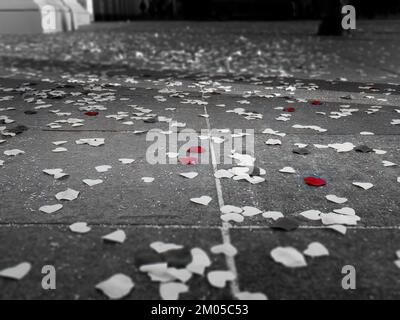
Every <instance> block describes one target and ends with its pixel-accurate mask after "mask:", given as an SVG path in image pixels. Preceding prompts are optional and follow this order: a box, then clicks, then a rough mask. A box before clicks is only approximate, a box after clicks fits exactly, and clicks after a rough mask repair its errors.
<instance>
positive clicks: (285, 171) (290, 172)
mask: <svg viewBox="0 0 400 320" xmlns="http://www.w3.org/2000/svg"><path fill="white" fill-rule="evenodd" d="M279 172H282V173H289V174H293V173H296V170H294V169H293V168H292V167H285V168H283V169H281V170H279Z"/></svg>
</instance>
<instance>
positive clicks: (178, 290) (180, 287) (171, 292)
mask: <svg viewBox="0 0 400 320" xmlns="http://www.w3.org/2000/svg"><path fill="white" fill-rule="evenodd" d="M188 291H189V287H188V286H187V285H185V284H183V283H179V282H170V283H161V284H160V296H161V298H162V299H163V300H170V301H172V300H178V299H179V296H180V294H182V293H185V292H188Z"/></svg>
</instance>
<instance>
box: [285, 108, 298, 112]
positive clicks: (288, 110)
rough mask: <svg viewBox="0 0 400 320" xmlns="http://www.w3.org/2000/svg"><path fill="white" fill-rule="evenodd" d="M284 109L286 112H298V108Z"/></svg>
mask: <svg viewBox="0 0 400 320" xmlns="http://www.w3.org/2000/svg"><path fill="white" fill-rule="evenodd" d="M283 111H285V112H296V109H295V108H285V109H283Z"/></svg>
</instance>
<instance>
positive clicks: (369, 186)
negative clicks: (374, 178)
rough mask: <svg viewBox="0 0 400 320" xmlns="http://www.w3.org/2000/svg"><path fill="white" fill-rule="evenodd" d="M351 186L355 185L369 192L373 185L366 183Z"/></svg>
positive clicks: (356, 183)
mask: <svg viewBox="0 0 400 320" xmlns="http://www.w3.org/2000/svg"><path fill="white" fill-rule="evenodd" d="M353 185H355V186H356V187H359V188H362V189H364V190H369V189H371V188H373V187H374V185H373V184H372V183H368V182H353Z"/></svg>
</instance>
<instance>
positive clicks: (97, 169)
mask: <svg viewBox="0 0 400 320" xmlns="http://www.w3.org/2000/svg"><path fill="white" fill-rule="evenodd" d="M95 169H96V171H97V172H99V173H102V172H107V171H109V170H110V169H112V166H107V165H104V166H98V167H96V168H95Z"/></svg>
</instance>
